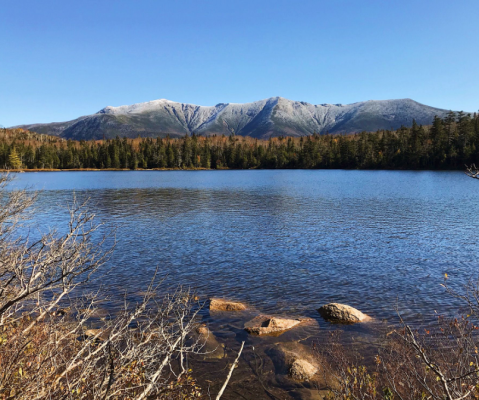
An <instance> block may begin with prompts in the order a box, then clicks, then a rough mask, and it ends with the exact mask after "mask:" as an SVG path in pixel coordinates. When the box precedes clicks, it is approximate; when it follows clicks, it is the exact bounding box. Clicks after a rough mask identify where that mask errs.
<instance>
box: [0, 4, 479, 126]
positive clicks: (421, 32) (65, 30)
mask: <svg viewBox="0 0 479 400" xmlns="http://www.w3.org/2000/svg"><path fill="white" fill-rule="evenodd" d="M478 20H479V1H477V0H458V1H455V2H452V1H450V0H420V1H419V0H415V1H410V0H397V1H396V0H388V1H383V0H377V1H372V0H355V1H352V0H351V1H347V0H312V1H309V0H296V1H293V0H289V1H283V0H274V1H270V0H255V1H250V0H241V1H237V0H227V1H226V0H221V1H216V0H183V1H180V0H176V1H173V0H169V1H163V0H135V1H134V0H131V1H121V0H116V1H109V0H95V1H90V0H81V1H65V0H62V1H50V0H42V1H38V0H0V124H1V125H3V126H6V127H8V126H14V125H19V124H27V123H36V122H54V121H67V120H71V119H74V118H77V117H79V116H81V115H88V114H92V113H95V112H97V111H99V110H100V109H102V108H104V107H106V106H120V105H125V104H133V103H139V102H145V101H150V100H155V99H161V98H165V99H169V100H173V101H178V102H184V103H193V104H198V105H215V104H217V103H244V102H251V101H255V100H260V99H265V98H268V97H273V96H282V97H286V98H288V99H291V100H298V101H306V102H309V103H313V104H322V103H343V104H347V103H354V102H357V101H365V100H384V99H398V98H412V99H414V100H416V101H419V102H420V103H424V104H427V105H430V106H434V107H439V108H445V109H453V110H464V111H477V110H478V109H479V79H478V73H477V72H478V70H479V51H478V46H479V41H478V39H479V23H478Z"/></svg>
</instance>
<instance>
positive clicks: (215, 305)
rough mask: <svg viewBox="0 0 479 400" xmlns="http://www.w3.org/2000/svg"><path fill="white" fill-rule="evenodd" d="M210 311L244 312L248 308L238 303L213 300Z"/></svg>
mask: <svg viewBox="0 0 479 400" xmlns="http://www.w3.org/2000/svg"><path fill="white" fill-rule="evenodd" d="M210 310H213V311H243V310H246V306H245V305H244V304H243V303H239V302H237V301H229V300H224V299H211V300H210Z"/></svg>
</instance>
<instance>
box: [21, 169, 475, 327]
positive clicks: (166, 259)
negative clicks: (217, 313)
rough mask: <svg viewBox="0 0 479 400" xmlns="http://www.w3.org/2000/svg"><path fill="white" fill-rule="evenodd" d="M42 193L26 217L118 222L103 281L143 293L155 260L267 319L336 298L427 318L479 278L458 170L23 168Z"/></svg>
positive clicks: (46, 221) (469, 206)
mask: <svg viewBox="0 0 479 400" xmlns="http://www.w3.org/2000/svg"><path fill="white" fill-rule="evenodd" d="M15 186H17V187H25V186H29V187H31V188H32V189H42V190H43V191H42V192H41V194H40V196H39V202H38V205H37V209H38V213H37V215H36V217H35V218H36V221H37V222H38V224H39V225H40V226H42V227H48V226H51V225H54V224H59V223H61V222H62V221H64V220H65V218H66V213H65V212H59V211H58V209H57V208H56V205H57V204H64V203H66V202H67V201H68V200H70V199H71V197H72V191H73V190H74V191H75V193H76V196H77V198H79V199H84V198H87V197H90V198H91V202H92V204H93V205H94V208H95V211H96V214H97V215H98V219H99V220H100V221H102V222H105V223H106V224H107V225H110V226H112V225H114V226H117V227H118V229H117V233H116V239H117V247H116V251H115V254H114V256H113V258H112V260H111V262H110V263H111V266H113V267H114V269H113V272H112V273H111V275H110V278H109V281H110V283H111V284H112V285H113V286H114V289H115V292H116V293H117V294H119V293H122V292H123V291H125V290H128V291H130V292H132V291H137V290H142V289H144V288H145V286H146V285H147V283H148V282H149V279H150V278H151V275H152V273H153V271H154V270H155V268H156V266H157V265H158V266H160V270H161V273H162V274H164V275H167V282H168V283H170V284H177V283H180V284H182V285H188V286H192V287H193V288H195V289H196V290H197V292H198V293H199V294H200V296H202V297H204V298H206V297H208V296H224V297H229V298H234V299H238V300H241V301H245V302H247V303H249V304H250V305H251V306H252V307H254V308H255V309H257V310H258V311H260V312H264V313H278V314H286V315H293V314H295V315H305V316H311V317H315V318H318V321H319V322H320V324H321V325H322V326H325V323H324V322H323V321H321V320H320V319H319V317H318V316H317V313H316V311H315V310H316V309H317V308H318V307H319V306H321V305H322V304H324V303H327V302H331V301H335V302H344V303H348V304H350V305H352V306H356V307H358V308H359V309H361V310H362V311H363V312H365V313H367V314H370V315H371V316H373V317H375V318H376V319H378V320H381V319H390V318H391V317H393V316H394V306H395V304H396V299H397V297H399V301H400V304H401V307H402V309H403V312H404V314H405V315H406V316H418V315H420V316H422V317H423V318H426V319H428V318H429V316H430V315H431V314H432V312H433V310H435V309H438V308H440V309H442V310H444V309H451V308H452V307H453V306H454V304H453V301H452V300H451V299H450V298H447V297H445V296H444V295H443V293H442V291H441V288H440V286H439V284H440V283H441V282H442V277H443V274H444V273H445V272H447V273H448V275H449V276H450V277H451V281H452V282H457V283H459V282H464V281H465V279H466V278H467V277H469V276H470V275H471V274H474V273H476V272H477V266H478V255H479V251H478V247H477V243H476V238H475V234H476V232H477V228H478V223H479V220H478V216H477V212H476V210H478V209H479V196H478V194H479V182H478V181H474V180H472V179H470V178H467V177H466V176H465V175H464V174H462V173H460V172H392V171H201V172H193V171H190V172H188V171H185V172H176V171H175V172H171V171H164V172H160V171H151V172H146V171H141V172H63V173H25V174H21V175H18V176H17V179H16V182H15Z"/></svg>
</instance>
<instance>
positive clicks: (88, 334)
mask: <svg viewBox="0 0 479 400" xmlns="http://www.w3.org/2000/svg"><path fill="white" fill-rule="evenodd" d="M97 335H98V336H97ZM108 335H109V332H107V331H105V330H102V329H87V330H86V331H85V332H83V336H84V338H85V339H93V338H95V336H97V337H96V339H95V340H97V341H103V340H106V339H108Z"/></svg>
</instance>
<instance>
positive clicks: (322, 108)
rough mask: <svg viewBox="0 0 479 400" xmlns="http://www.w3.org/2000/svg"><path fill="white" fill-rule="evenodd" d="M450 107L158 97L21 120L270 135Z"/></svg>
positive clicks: (69, 128) (76, 128) (362, 125)
mask: <svg viewBox="0 0 479 400" xmlns="http://www.w3.org/2000/svg"><path fill="white" fill-rule="evenodd" d="M448 112H449V110H443V109H439V108H433V107H429V106H426V105H424V104H420V103H418V102H416V101H413V100H411V99H401V100H379V101H377V100H370V101H364V102H359V103H353V104H346V105H343V104H320V105H313V104H309V103H305V102H301V101H292V100H288V99H285V98H283V97H272V98H269V99H266V100H260V101H255V102H253V103H244V104H237V103H220V104H217V105H216V106H211V107H205V106H197V105H193V104H185V103H176V102H173V101H170V100H165V99H161V100H153V101H149V102H147V103H138V104H133V105H131V106H120V107H105V108H104V109H102V110H100V111H99V112H97V113H96V114H92V115H86V116H83V117H80V118H77V119H75V120H73V121H67V122H54V123H49V124H31V125H21V126H19V127H21V128H24V129H28V130H32V131H35V132H38V133H45V134H50V135H56V136H61V137H64V138H68V139H77V140H80V139H101V138H103V137H106V138H114V137H116V136H117V135H118V136H120V137H125V136H126V137H137V136H138V135H141V136H142V137H156V136H161V137H164V136H166V135H167V134H169V135H170V136H171V137H178V136H184V135H185V134H192V133H195V134H201V135H213V134H218V135H221V134H225V135H230V134H231V133H235V134H236V135H241V136H252V137H256V138H268V137H270V136H280V135H284V136H304V135H309V134H312V133H314V132H316V133H321V134H323V133H326V132H330V133H352V132H360V131H375V130H378V129H397V128H399V127H401V125H404V126H410V125H411V124H412V120H413V119H415V120H416V122H417V123H418V124H423V125H429V124H431V123H432V121H433V118H434V116H435V115H437V116H439V117H444V116H445V115H446V114H447V113H448Z"/></svg>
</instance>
